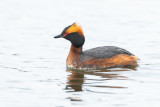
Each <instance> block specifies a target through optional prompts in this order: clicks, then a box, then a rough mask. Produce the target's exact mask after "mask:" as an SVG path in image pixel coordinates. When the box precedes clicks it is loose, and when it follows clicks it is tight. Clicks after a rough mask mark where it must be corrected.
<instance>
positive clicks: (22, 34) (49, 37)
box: [0, 0, 160, 107]
mask: <svg viewBox="0 0 160 107" xmlns="http://www.w3.org/2000/svg"><path fill="white" fill-rule="evenodd" d="M159 19H160V1H158V0H134V1H128V0H114V1H113V0H99V1H97V0H87V1H86V0H81V1H75V0H67V1H65V0H61V1H55V0H45V1H44V0H14V1H13V0H5V1H0V106H1V107H72V106H77V107H79V106H83V107H84V106H85V107H97V106H102V107H106V106H109V107H135V106H138V107H140V106H144V107H151V106H152V107H157V106H158V105H159V104H160V96H159V95H160V91H159V90H160V66H159V65H160V60H159V59H160V30H159V29H160V21H159ZM74 21H77V22H79V23H80V24H81V25H82V27H83V30H84V34H85V37H86V42H85V45H84V47H83V49H84V50H86V49H90V48H93V47H97V46H119V47H121V48H124V49H127V50H128V51H130V52H132V53H133V54H135V55H136V56H137V57H138V58H139V59H140V62H139V66H138V67H137V68H135V69H127V68H114V69H108V70H90V71H74V70H67V69H66V64H65V61H66V57H67V55H68V52H69V48H70V43H69V42H68V41H66V40H64V39H56V40H55V39H53V36H54V35H57V34H59V33H60V32H61V31H62V29H63V28H64V27H66V26H68V25H69V24H72V23H73V22H74Z"/></svg>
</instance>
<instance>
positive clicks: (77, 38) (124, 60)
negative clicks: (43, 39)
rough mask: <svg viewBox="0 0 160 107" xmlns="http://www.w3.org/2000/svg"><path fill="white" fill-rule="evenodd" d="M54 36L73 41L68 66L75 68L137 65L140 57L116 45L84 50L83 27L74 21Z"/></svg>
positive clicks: (67, 61)
mask: <svg viewBox="0 0 160 107" xmlns="http://www.w3.org/2000/svg"><path fill="white" fill-rule="evenodd" d="M54 38H64V39H66V40H69V41H70V42H71V47H70V51H69V54H68V57H67V60H66V65H67V67H68V68H73V69H107V68H115V67H136V66H137V65H138V64H137V60H138V58H137V57H136V56H135V55H133V54H132V53H130V52H129V51H127V50H125V49H122V48H119V47H116V46H102V47H96V48H93V49H89V50H85V51H83V50H82V47H83V44H84V42H85V37H84V34H83V30H82V27H81V26H80V25H79V24H78V23H76V22H75V23H73V24H72V25H69V26H67V27H65V28H64V29H63V31H62V32H61V34H60V35H57V36H55V37H54Z"/></svg>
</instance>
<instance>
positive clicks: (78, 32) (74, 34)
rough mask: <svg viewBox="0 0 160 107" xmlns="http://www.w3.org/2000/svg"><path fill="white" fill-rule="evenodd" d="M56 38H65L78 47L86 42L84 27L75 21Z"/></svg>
mask: <svg viewBox="0 0 160 107" xmlns="http://www.w3.org/2000/svg"><path fill="white" fill-rule="evenodd" d="M54 38H65V39H67V40H69V41H70V42H71V43H72V45H73V46H75V47H76V48H79V47H82V46H83V44H84V42H85V38H84V35H83V31H82V28H81V26H80V25H78V24H77V23H73V24H72V25H69V26H68V27H66V28H64V30H63V31H62V33H61V34H60V35H58V36H55V37H54Z"/></svg>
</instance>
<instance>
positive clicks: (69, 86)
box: [66, 68, 136, 92]
mask: <svg viewBox="0 0 160 107" xmlns="http://www.w3.org/2000/svg"><path fill="white" fill-rule="evenodd" d="M131 70H136V69H135V68H132V69H110V70H97V71H77V70H73V69H67V70H66V71H67V72H69V73H70V74H69V75H68V77H67V82H66V90H67V92H79V91H83V88H85V87H100V88H127V87H120V86H104V85H103V86H102V85H94V83H95V82H97V81H101V82H105V81H107V80H128V78H127V77H126V76H121V75H119V73H118V71H131ZM87 75H91V76H98V77H100V78H98V79H95V78H94V79H92V78H86V77H85V76H87ZM88 80H91V81H93V84H92V83H87V82H86V81H88ZM84 82H85V83H84Z"/></svg>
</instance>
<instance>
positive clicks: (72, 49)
mask: <svg viewBox="0 0 160 107" xmlns="http://www.w3.org/2000/svg"><path fill="white" fill-rule="evenodd" d="M70 52H73V53H77V54H80V53H81V52H82V47H79V48H76V47H75V46H73V45H71V48H70Z"/></svg>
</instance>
